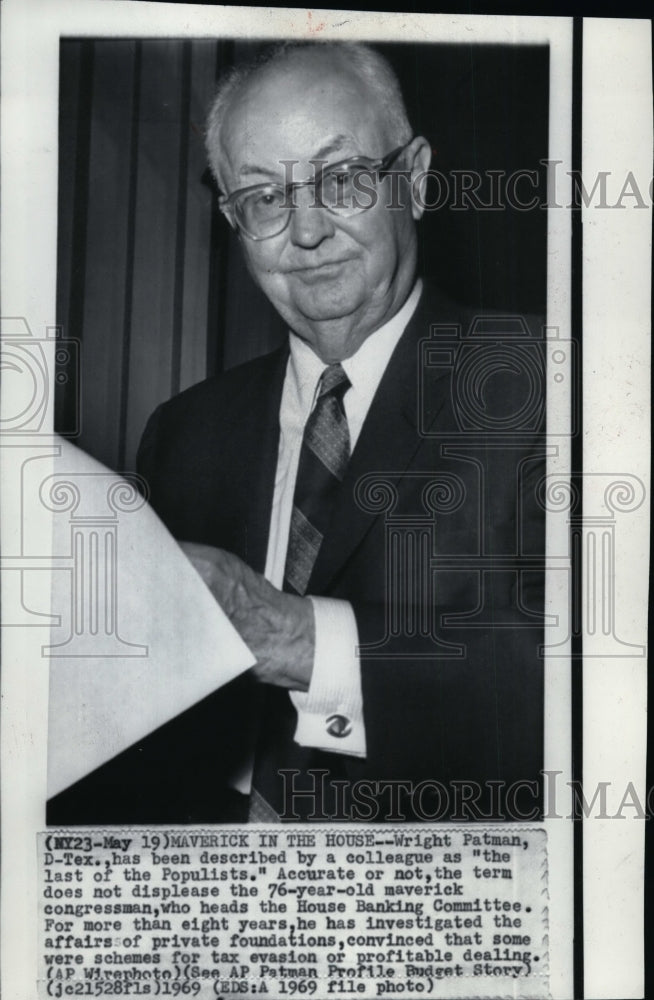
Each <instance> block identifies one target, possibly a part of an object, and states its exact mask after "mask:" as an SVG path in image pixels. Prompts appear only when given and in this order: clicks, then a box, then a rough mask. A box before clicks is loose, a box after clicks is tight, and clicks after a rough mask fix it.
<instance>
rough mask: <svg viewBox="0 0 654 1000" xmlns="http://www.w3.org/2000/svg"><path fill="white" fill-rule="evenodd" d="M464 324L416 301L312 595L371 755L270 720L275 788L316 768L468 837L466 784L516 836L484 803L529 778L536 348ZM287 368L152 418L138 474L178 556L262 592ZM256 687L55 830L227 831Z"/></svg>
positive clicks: (97, 780) (204, 713) (451, 311)
mask: <svg viewBox="0 0 654 1000" xmlns="http://www.w3.org/2000/svg"><path fill="white" fill-rule="evenodd" d="M475 319H476V318H475V314H474V313H473V312H472V311H471V310H469V309H465V308H463V307H461V306H459V305H454V304H453V303H451V302H449V301H446V300H445V299H443V298H442V297H441V296H440V295H439V293H438V292H436V291H435V290H433V289H427V290H426V291H425V292H424V293H423V296H422V299H421V302H420V303H419V306H418V309H417V311H416V313H415V315H414V317H413V319H412V320H411V322H410V324H409V326H408V327H407V329H406V331H405V333H404V335H403V336H402V338H401V340H400V342H399V344H398V346H397V348H396V350H395V352H394V354H393V356H392V358H391V361H390V363H389V365H388V367H387V370H386V372H385V374H384V376H383V379H382V382H381V384H380V386H379V389H378V391H377V393H376V396H375V398H374V400H373V403H372V406H371V408H370V411H369V414H368V417H367V419H366V421H365V424H364V427H363V429H362V431H361V435H360V438H359V440H358V443H357V445H356V448H355V449H354V452H353V454H352V458H351V461H350V465H349V467H348V471H347V474H346V477H345V479H344V481H343V484H342V489H341V492H340V496H339V499H338V501H337V505H336V509H335V512H334V516H333V522H332V527H331V529H330V530H329V532H328V533H327V535H326V537H325V539H324V543H323V546H322V549H321V551H320V553H319V556H318V559H317V562H316V564H315V567H314V570H313V574H312V577H311V581H310V584H309V587H308V593H309V594H315V595H329V596H333V597H337V598H342V599H344V600H347V601H349V602H351V604H352V606H353V608H354V612H355V616H356V620H357V625H358V630H359V639H360V643H361V647H362V649H361V662H362V687H363V702H364V721H365V730H366V740H367V747H368V753H367V757H366V759H365V760H363V761H362V760H357V759H355V758H352V757H347V756H344V755H343V756H341V755H336V754H323V753H319V752H317V751H313V750H310V749H306V750H303V749H301V748H299V747H297V745H296V744H294V743H293V740H292V718H290V719H287V721H286V722H284V723H282V722H281V721H279V719H277V720H275V718H273V720H272V725H273V729H275V727H276V731H275V732H272V733H269V734H268V737H267V739H268V741H269V743H270V745H271V746H272V745H273V744H275V747H274V753H275V754H276V758H275V759H276V765H275V766H281V767H284V766H285V767H288V768H296V769H297V770H298V771H300V775H299V776H298V777H297V781H296V787H301V786H303V783H304V784H305V785H306V780H305V779H306V775H305V774H304V772H306V770H307V769H309V768H324V769H325V770H327V771H329V772H330V775H331V776H334V777H340V778H345V779H346V780H349V781H357V780H359V781H360V780H366V781H374V782H388V781H390V780H395V781H397V780H399V781H402V780H408V781H411V782H413V783H414V784H415V783H416V782H421V781H428V780H430V779H432V780H436V781H438V782H440V783H441V785H442V787H444V788H445V795H446V798H447V800H448V801H447V802H446V803H445V807H444V808H443V809H442V810H441V811H440V812H439V813H438V816H437V818H447V817H451V816H455V817H456V818H459V819H464V818H474V808H475V807H474V806H473V811H472V813H470V812H469V813H468V814H467V815H461V794H463V796H464V797H465V796H467V797H468V798H470V797H471V795H472V794H473V793H471V792H470V791H462V790H461V787H460V786H459V785H457V782H469V783H474V782H477V783H481V784H484V783H486V784H485V790H484V792H483V794H482V795H481V798H479V799H478V800H477V806H476V808H478V809H479V810H480V811H483V816H484V817H485V816H486V815H494V816H497V817H498V818H503V817H504V816H506V818H512V817H511V816H510V815H506V809H507V808H508V809H509V810H510V809H511V808H512V806H511V803H510V802H509V803H508V806H507V804H506V802H505V804H504V805H503V806H499V805H498V803H497V801H496V802H495V805H494V806H493V805H492V804H491V801H490V799H491V797H492V796H490V791H489V787H490V786H489V785H488V782H498V781H499V782H505V783H506V784H507V785H510V784H511V783H512V782H516V781H518V782H520V781H523V782H524V781H528V780H534V779H536V778H537V777H538V773H539V770H540V768H541V766H542V737H543V698H542V663H541V659H540V656H539V646H540V644H541V642H542V602H543V569H542V565H541V563H542V557H543V553H544V515H543V513H542V510H541V509H540V507H539V505H538V502H537V499H536V495H535V485H536V484H537V482H538V480H539V479H540V478H541V477H542V475H543V474H544V457H543V456H544V448H543V430H542V427H543V424H542V420H543V416H544V405H545V398H544V386H545V383H544V369H543V361H542V354H541V352H540V347H539V346H538V337H539V334H540V330H535V329H532V330H526V329H525V330H521V329H520V326H519V324H517V323H516V322H515V321H508V320H502V319H501V318H499V317H497V316H493V317H490V318H486V320H485V321H484V322H482V323H481V324H480V323H479V322H478V321H477V322H475ZM434 324H437V328H435V329H434V328H433V325H434ZM430 333H431V335H430ZM287 357H288V347H287V346H285V347H283V348H281V349H279V350H277V351H275V352H274V353H272V354H270V355H267V356H265V357H262V358H258V359H256V360H254V361H251V362H249V363H247V364H245V365H242V366H241V367H239V368H236V369H234V370H232V371H229V372H227V373H225V374H224V375H221V376H218V377H216V378H212V379H209V380H207V381H205V382H203V383H201V384H199V385H197V386H194V387H192V388H191V389H189V390H187V391H186V392H183V393H181V394H180V395H179V396H177V397H175V398H174V399H172V400H170V401H169V402H167V403H165V404H163V405H162V406H161V407H159V409H158V410H157V411H156V412H155V413H154V415H153V416H152V418H151V420H150V422H149V424H148V427H147V429H146V432H145V434H144V437H143V441H142V444H141V449H140V453H139V471H140V472H141V473H142V475H143V476H144V477H145V478H146V479H147V482H148V484H149V488H150V492H151V496H150V499H151V503H152V505H153V506H154V508H155V510H156V511H157V513H158V514H159V516H160V517H161V518H162V519H163V521H164V522H165V524H166V525H167V526H168V527H169V529H170V530H171V532H172V533H173V534H174V535H175V536H176V537H177V538H179V539H183V540H187V541H196V542H203V543H206V544H209V545H215V546H220V547H222V548H225V549H228V550H229V551H231V552H234V553H236V554H237V555H238V556H240V557H241V558H243V559H244V560H245V561H246V562H248V563H249V564H250V565H251V566H252V567H253V568H254V569H255V570H257V571H259V572H262V571H263V569H264V565H265V559H266V548H267V541H268V530H269V521H270V511H271V504H272V496H273V486H274V476H275V468H276V462H277V449H278V441H279V419H278V414H279V405H280V399H281V392H282V386H283V380H284V374H285V369H286V362H287ZM260 687H261V686H260V685H255V684H253V682H252V680H251V678H249V677H246V678H244V679H241V680H239V681H237V682H234V683H233V684H231V685H229V686H228V688H227V689H223V690H222V691H218V692H216V693H215V694H214V695H211V696H210V697H209V698H207V699H205V700H204V701H203V702H202V703H200V704H199V705H197V706H195V707H194V708H193V709H191V710H189V711H188V712H185V713H184V714H183V715H181V716H179V717H178V718H177V719H175V720H173V722H171V723H170V724H168V725H167V726H165V727H162V729H161V730H159V731H158V733H155V734H153V735H152V736H151V737H149V738H148V739H147V740H144V741H142V743H140V744H139V746H138V747H135V748H132V749H131V750H130V751H127V752H126V753H125V754H121V755H120V757H119V758H116V759H115V761H113V762H110V764H109V765H105V768H104V769H102V768H101V769H99V771H98V772H96V773H95V776H94V783H93V782H91V783H90V782H89V779H85V782H86V791H85V790H84V787H83V786H84V782H81V783H78V786H75V787H74V788H73V789H69V790H68V791H67V792H65V793H62V796H59V797H58V799H56V800H53V802H52V803H51V809H50V812H49V821H50V822H75V821H77V822H80V821H82V822H86V821H88V822H105V821H121V822H128V821H130V822H170V821H177V822H187V821H196V822H201V821H211V820H220V819H227V820H229V819H231V818H234V819H238V818H240V813H239V802H238V799H237V797H232V795H231V793H229V792H226V791H224V786H225V783H226V779H227V776H228V774H229V772H230V771H231V770H232V768H233V767H234V764H235V763H236V762H237V761H238V758H239V754H241V753H242V752H244V748H245V746H246V744H247V742H248V739H250V738H251V731H252V729H253V726H254V727H256V726H257V725H258V722H257V717H256V712H255V711H254V709H253V706H254V705H255V704H256V702H257V699H258V697H259V695H260ZM269 698H271V699H272V701H271V700H269V701H268V702H267V705H266V708H265V710H264V718H265V719H266V720H267V721H268V722H270V721H271V716H277V714H279V716H280V718H281V716H282V715H283V714H284V712H285V711H286V715H287V716H288V714H289V713H288V710H287V708H286V710H285V709H284V705H286V706H288V696H287V694H286V693H285V692H282V691H271V692H269ZM280 699H282V700H283V702H282V700H280ZM271 706H273V707H271ZM274 706H276V707H274ZM287 787H288V785H287ZM309 787H310V786H309ZM471 787H474V786H472V785H471ZM495 787H496V788H497V787H498V786H495ZM380 788H381V786H378V787H377V789H376V791H377V792H378V793H379V795H378V797H377V801H378V802H380V801H381V798H380V796H381V795H382V793H381V791H380ZM384 794H386V790H384ZM402 796H403V798H402ZM457 796H458V797H457ZM400 797H401V799H402V802H403V806H402V807H401V810H400V811H401V812H402V810H404V814H406V815H408V816H411V815H414V814H415V808H413V812H412V805H411V803H412V798H411V794H410V793H407V792H406V789H405V790H404V791H402V792H401V796H400ZM368 798H369V791H368ZM428 798H429V795H428ZM386 801H388V800H386ZM516 801H517V802H519V803H521V805H520V808H521V809H522V811H523V812H524V811H526V810H529V809H530V808H531V807H533V805H534V801H538V799H537V798H536V800H535V799H534V795H533V791H532V790H531V789H526V788H524V787H523V789H522V791H521V793H520V794H519V795H518V799H517V800H516ZM426 802H427V800H424V802H423V805H424V808H425V810H428V811H430V812H431V806H429V807H428V806H427V805H426ZM413 806H414V807H415V802H413ZM381 809H382V814H383V812H384V807H383V806H382V807H381ZM89 810H90V813H91V815H90V816H88V819H84V818H82V819H80V817H81V816H82V814H84V815H87V814H88V812H89ZM488 810H490V812H488ZM85 811H86V812H85ZM436 812H437V809H436V808H434V811H433V814H436ZM75 815H76V816H77V820H75V818H74V817H75ZM67 816H70V817H72V818H70V819H66V817H67ZM358 818H365V814H364V815H361V814H359V817H358ZM377 818H378V819H379V818H382V817H381V816H380V815H379V814H378V815H377ZM418 818H424V817H423V816H422V815H421V814H420V813H418ZM514 818H520V817H519V816H515V817H514Z"/></svg>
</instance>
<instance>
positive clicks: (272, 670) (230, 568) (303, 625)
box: [180, 542, 315, 691]
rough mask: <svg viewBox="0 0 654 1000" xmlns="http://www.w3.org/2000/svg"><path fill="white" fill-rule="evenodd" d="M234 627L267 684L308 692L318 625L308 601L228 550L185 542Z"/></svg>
mask: <svg viewBox="0 0 654 1000" xmlns="http://www.w3.org/2000/svg"><path fill="white" fill-rule="evenodd" d="M180 545H181V548H182V551H183V552H184V553H185V555H186V556H187V557H188V558H189V559H190V560H191V562H192V563H193V565H194V567H195V569H196V570H197V571H198V573H199V574H200V576H201V577H202V579H203V580H204V582H205V583H206V585H207V586H208V588H209V590H210V591H211V593H212V594H213V596H214V597H215V599H216V601H217V602H218V604H219V605H220V606H221V608H222V609H223V611H224V612H225V614H226V615H227V617H228V618H229V620H230V621H231V623H232V625H233V626H234V628H235V629H236V630H237V632H238V633H239V634H240V635H241V636H242V638H243V640H244V642H246V643H247V645H248V646H249V647H250V649H251V650H252V653H253V654H254V656H256V658H257V663H256V666H254V667H253V668H252V669H253V672H254V674H255V675H256V677H257V678H258V679H259V680H260V681H264V682H265V683H266V684H277V685H278V686H279V687H284V688H292V689H294V690H296V691H306V690H307V689H308V687H309V681H310V679H311V672H312V670H313V655H314V648H315V622H314V616H313V605H312V603H311V601H310V600H309V598H308V597H295V596H294V595H293V594H285V593H283V592H282V591H281V590H277V588H276V587H273V585H272V584H271V583H268V581H267V580H266V579H264V577H263V576H261V575H260V574H259V573H255V572H254V570H253V569H250V567H249V566H248V565H247V564H246V563H244V562H243V560H242V559H239V558H238V556H235V555H232V553H231V552H225V550H224V549H215V548H213V547H212V546H211V545H198V544H196V543H195V542H181V543H180Z"/></svg>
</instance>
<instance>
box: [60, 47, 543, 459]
mask: <svg viewBox="0 0 654 1000" xmlns="http://www.w3.org/2000/svg"><path fill="white" fill-rule="evenodd" d="M317 44H319V43H317ZM258 48H259V46H258V44H257V43H252V42H249V43H246V42H239V41H228V40H215V39H201V40H177V39H165V40H160V39H155V40H152V39H147V40H146V39H144V40H135V39H102V40H88V39H66V40H62V43H61V59H60V123H59V124H60V133H59V206H58V208H59V238H58V262H57V264H58V284H57V323H58V325H59V326H60V327H61V331H62V335H63V336H64V337H66V338H74V339H76V340H77V341H78V342H79V345H80V346H79V352H78V354H79V368H77V367H73V362H74V359H75V352H69V353H68V354H66V353H65V352H62V353H61V370H60V371H59V373H58V376H57V386H56V406H55V421H56V429H57V430H59V431H60V432H61V433H68V434H70V435H71V436H73V437H74V439H75V440H76V443H77V444H78V445H79V446H80V447H82V448H83V449H84V450H85V451H87V452H89V453H90V454H91V455H93V456H94V457H96V458H98V459H99V460H100V461H102V462H104V463H105V464H106V465H108V466H110V467H111V468H115V469H118V470H121V471H126V470H131V469H133V468H134V460H135V455H136V449H137V447H138V442H139V439H140V436H141V433H142V431H143V428H144V426H145V423H146V420H147V418H148V416H149V415H150V413H151V412H152V410H153V409H154V408H155V406H157V405H158V403H160V402H162V401H163V400H165V399H168V398H169V397H170V396H171V395H173V394H175V393H177V392H179V391H180V390H181V389H184V388H186V387H187V386H189V385H192V384H193V383H195V382H198V381H200V380H201V379H203V378H205V377H206V376H208V375H212V374H214V373H216V372H218V371H221V370H222V369H224V368H229V367H231V366H233V365H236V364H239V363H240V362H242V361H245V360H247V359H248V358H251V357H254V356H256V355H258V354H262V353H265V352H266V351H268V350H271V349H272V348H274V347H275V346H276V345H277V344H278V343H279V342H280V340H281V338H282V337H283V336H284V335H285V331H284V328H283V325H282V322H281V320H280V319H279V317H278V316H277V315H276V313H275V312H274V310H273V309H272V307H271V306H270V305H269V303H268V302H267V300H266V299H265V298H264V296H263V295H262V294H261V293H260V292H259V291H258V289H257V288H256V287H255V286H254V284H253V283H252V281H251V279H250V277H249V275H248V274H247V272H246V270H245V267H244V265H243V263H242V260H241V257H240V253H239V250H238V246H237V239H236V238H235V237H234V235H233V234H232V233H231V230H230V229H229V227H228V226H227V224H226V223H225V222H224V220H223V219H222V218H221V217H220V215H219V213H218V211H217V208H216V192H215V191H214V188H213V184H212V181H211V179H210V176H209V173H208V170H207V168H206V158H205V152H204V146H203V128H204V119H205V116H206V111H207V108H208V105H209V103H210V101H211V97H212V93H213V90H214V88H215V84H216V79H217V77H218V76H219V75H220V73H221V72H222V71H223V70H224V69H226V68H227V67H228V66H230V65H231V64H232V63H233V62H235V61H236V62H238V61H240V60H241V59H243V58H247V57H249V56H250V55H252V54H253V53H254V52H255V51H256V50H257V49H258ZM378 48H379V49H380V51H382V52H383V53H384V54H385V55H386V56H388V57H389V58H390V60H391V62H392V63H393V65H394V66H395V68H396V70H397V72H398V75H399V77H400V81H401V83H402V87H403V91H404V94H405V98H406V101H407V107H408V111H409V117H410V120H411V122H412V125H413V127H414V131H415V133H416V134H424V135H426V136H427V137H428V138H429V140H430V141H431V142H432V146H433V149H434V160H433V163H432V167H433V168H434V169H437V170H439V171H440V172H441V173H442V174H443V175H445V176H446V177H449V178H450V183H451V181H452V176H453V175H452V171H457V170H465V171H480V172H484V171H486V172H488V171H491V170H492V171H500V172H504V174H505V175H511V174H512V173H514V172H515V171H518V170H532V171H538V173H539V181H538V183H539V187H538V196H539V199H540V201H541V203H542V204H544V202H545V197H546V178H545V169H544V167H543V166H542V165H540V163H539V161H541V160H545V159H546V158H547V150H548V134H547V121H548V101H549V87H548V73H549V60H548V49H547V48H546V47H545V46H510V45H507V46H496V45H492V46H488V45H481V46H480V45H475V46H466V45H449V44H448V45H433V44H430V45H422V46H416V45H413V44H412V45H403V44H395V45H380V46H378ZM362 152H365V150H362ZM488 190H489V189H488V182H486V184H485V185H484V186H483V187H482V188H481V189H480V192H479V194H480V197H482V199H483V200H484V201H487V200H488ZM518 192H519V195H520V197H522V198H523V199H524V200H528V198H530V197H531V196H532V194H533V191H532V188H531V186H530V184H525V185H524V186H522V187H519V188H518ZM435 195H436V190H435V189H433V190H432V192H431V194H430V197H435ZM455 204H456V203H455V202H453V197H451V198H450V201H449V205H448V206H446V207H443V208H441V209H439V210H437V211H431V212H430V211H428V212H426V214H425V216H424V218H423V220H422V222H421V223H420V247H421V268H422V273H423V274H425V275H427V276H430V277H432V278H433V279H434V280H436V281H437V282H438V283H439V284H440V285H441V286H442V287H443V288H444V289H445V290H446V291H447V292H448V293H449V294H450V295H451V296H452V297H453V298H455V299H459V300H462V301H467V302H472V303H475V304H477V305H479V306H480V307H482V308H483V307H493V308H499V309H501V310H502V311H503V312H505V313H511V314H514V313H523V312H529V313H544V311H545V297H546V268H547V245H546V237H547V213H546V212H545V211H543V210H542V209H541V208H535V209H533V210H530V211H520V210H517V209H515V208H511V207H510V206H508V207H506V208H504V209H501V210H497V211H480V210H472V209H470V208H468V209H461V208H458V209H457V208H456V207H455ZM437 319H441V320H444V321H446V320H447V317H435V320H437ZM68 359H71V360H70V361H69V360H68Z"/></svg>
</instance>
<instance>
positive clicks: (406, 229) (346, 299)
mask: <svg viewBox="0 0 654 1000" xmlns="http://www.w3.org/2000/svg"><path fill="white" fill-rule="evenodd" d="M418 142H419V143H424V145H425V146H426V143H425V142H424V140H418ZM221 145H222V154H223V157H222V171H221V172H222V177H221V180H222V184H223V186H224V190H225V191H226V192H227V193H228V194H231V193H232V192H234V191H236V190H238V189H240V188H244V187H248V186H250V185H254V184H265V183H269V182H271V181H276V182H279V183H285V182H286V181H287V180H288V174H287V172H286V170H285V168H284V165H283V163H282V161H284V160H293V161H296V162H295V166H294V168H293V180H295V181H304V180H309V179H312V178H313V177H314V168H313V166H312V164H311V162H310V161H311V160H316V159H320V160H323V161H324V160H326V161H328V163H337V162H339V161H340V160H344V159H347V158H349V157H352V156H357V155H359V156H368V157H370V158H372V159H381V158H382V157H384V156H385V155H387V154H388V153H389V152H390V151H391V149H392V148H393V146H394V143H393V141H392V139H391V138H389V137H388V135H387V134H386V130H385V128H384V120H383V109H381V108H380V107H378V106H377V99H376V98H374V97H373V96H372V95H371V94H370V92H369V91H368V90H367V88H366V87H365V85H364V84H363V83H362V82H361V81H359V80H358V79H357V78H356V76H355V75H354V74H353V73H352V72H351V71H349V70H348V68H347V66H346V65H345V64H344V63H343V62H342V60H337V59H336V58H335V57H334V56H333V54H329V55H328V54H325V53H320V54H319V53H316V56H315V58H312V59H309V58H308V57H307V55H306V54H305V55H303V56H302V57H299V56H296V57H295V58H291V59H290V60H289V61H288V62H284V63H282V64H281V65H277V66H274V67H271V68H270V69H269V70H268V71H266V72H264V73H262V74H260V75H259V76H257V77H255V78H254V80H252V81H250V83H249V84H248V85H247V86H246V89H245V91H244V93H242V94H241V95H240V96H239V97H238V98H237V99H236V101H235V102H234V103H233V104H232V106H231V107H230V108H229V109H228V112H227V116H226V119H225V122H224V125H223V129H222V133H221ZM395 145H397V143H395ZM412 145H413V144H412ZM422 148H423V147H422V146H421V147H420V149H421V150H422ZM408 155H409V157H411V158H412V159H415V156H413V154H412V153H411V150H410V151H409V154H408ZM425 156H428V154H425V153H424V150H423V155H422V158H421V162H420V166H421V167H422V169H426V166H427V165H428V158H427V160H426V163H424V160H425ZM419 159H420V157H419ZM423 163H424V166H423ZM411 165H412V164H411V163H406V162H404V161H403V159H402V157H400V159H399V161H398V164H397V167H398V169H410V168H411ZM388 184H389V180H388V179H387V180H386V181H385V182H384V185H388ZM389 190H390V188H389ZM401 190H402V192H403V201H406V202H407V204H406V205H405V207H404V208H393V209H389V208H387V207H385V205H386V202H387V197H388V194H387V190H386V187H385V186H384V187H383V188H382V187H380V189H379V192H378V193H379V197H378V200H377V203H376V204H375V205H374V206H373V207H372V208H370V209H368V210H367V211H365V212H362V213H361V214H359V215H355V216H351V217H349V218H344V217H339V216H336V215H334V214H331V213H330V212H328V211H327V209H325V208H321V207H316V205H315V204H314V195H313V191H312V189H311V188H300V189H298V190H297V191H296V192H295V194H294V202H295V205H296V208H294V209H293V211H292V212H291V219H290V222H289V225H288V227H287V228H286V229H285V230H284V232H282V233H280V234H279V235H278V236H274V237H272V238H269V239H266V240H262V241H259V242H257V241H253V240H251V239H248V237H247V236H245V235H242V239H241V242H242V246H243V250H244V253H245V256H246V259H247V262H248V266H249V269H250V272H251V273H252V275H253V277H254V279H255V281H256V282H257V283H258V284H259V285H260V287H261V288H262V289H263V291H264V292H265V294H266V295H267V296H268V298H269V299H270V301H271V302H272V303H273V305H274V306H275V308H276V309H277V311H278V312H279V313H280V314H281V315H282V316H283V317H284V319H285V320H286V322H287V323H288V324H289V326H290V327H291V329H293V330H294V331H295V332H296V333H297V334H298V335H299V336H301V337H303V338H304V339H305V340H307V341H308V342H309V343H310V344H311V346H312V347H313V348H314V350H315V351H316V353H318V354H319V355H320V356H321V357H322V358H323V359H324V360H325V361H328V362H332V361H336V360H342V359H343V358H346V357H349V356H350V355H351V354H353V353H354V352H355V351H356V350H357V348H358V347H359V346H360V344H361V343H362V342H363V341H364V340H365V339H366V337H367V336H369V335H370V334H371V333H372V332H373V331H374V330H376V329H378V327H380V326H381V325H382V324H383V323H384V322H385V321H386V319H389V318H390V317H391V316H392V315H393V313H394V312H396V311H397V309H398V308H399V307H400V306H401V305H402V303H403V301H404V299H405V298H406V296H407V295H408V293H409V291H410V289H411V286H412V284H413V280H414V275H415V267H416V234H415V220H416V219H417V218H418V216H419V214H420V212H419V210H418V209H417V207H416V206H415V205H412V204H411V203H410V199H409V197H408V192H406V189H405V188H404V186H401Z"/></svg>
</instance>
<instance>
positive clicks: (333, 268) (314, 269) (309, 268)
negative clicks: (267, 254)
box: [287, 258, 352, 284]
mask: <svg viewBox="0 0 654 1000" xmlns="http://www.w3.org/2000/svg"><path fill="white" fill-rule="evenodd" d="M351 263H352V262H351V260H350V259H349V258H345V259H342V260H327V261H324V262H322V263H319V264H309V265H306V266H303V267H293V268H291V269H290V270H289V271H288V272H287V273H288V274H291V275H293V276H294V277H296V278H299V279H300V281H304V282H306V283H307V284H312V283H313V282H317V281H328V280H330V279H331V278H336V277H339V275H340V273H341V271H342V270H343V268H344V267H346V266H347V265H349V264H351Z"/></svg>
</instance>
